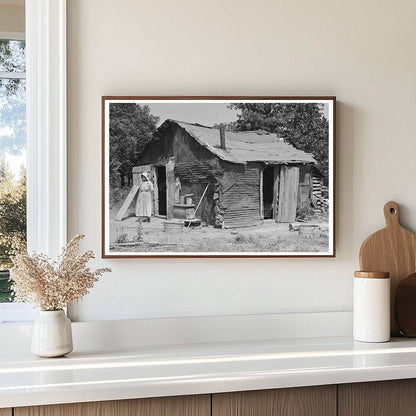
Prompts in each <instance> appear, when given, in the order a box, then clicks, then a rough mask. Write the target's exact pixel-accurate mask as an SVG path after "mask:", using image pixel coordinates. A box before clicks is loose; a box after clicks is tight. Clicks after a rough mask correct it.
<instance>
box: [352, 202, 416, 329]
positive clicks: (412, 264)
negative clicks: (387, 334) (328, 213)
mask: <svg viewBox="0 0 416 416" xmlns="http://www.w3.org/2000/svg"><path fill="white" fill-rule="evenodd" d="M384 217H385V218H386V228H383V229H382V230H380V231H377V232H376V233H374V234H372V235H370V237H368V238H367V239H366V240H365V241H364V242H363V244H362V246H361V250H360V268H361V270H363V271H377V272H389V273H390V281H391V292H390V325H391V334H392V335H393V336H397V335H400V331H399V327H398V325H397V323H396V319H395V317H394V298H395V295H396V288H397V285H398V284H399V282H400V280H402V279H404V278H405V277H407V276H408V275H409V274H411V273H413V272H414V271H416V235H415V234H413V233H412V232H411V231H409V230H406V229H405V228H403V227H402V226H401V225H400V221H399V206H398V205H397V203H396V202H394V201H390V202H387V204H386V205H384ZM415 319H416V317H415Z"/></svg>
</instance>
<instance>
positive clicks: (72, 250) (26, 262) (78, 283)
mask: <svg viewBox="0 0 416 416" xmlns="http://www.w3.org/2000/svg"><path fill="white" fill-rule="evenodd" d="M83 238H84V236H83V235H76V236H75V237H74V238H73V239H72V240H71V241H70V242H69V243H68V244H67V245H66V246H65V247H64V248H63V249H62V253H61V255H60V256H59V257H58V260H57V261H54V260H52V259H50V258H49V257H48V256H46V255H44V254H36V253H34V254H32V255H29V254H28V252H27V250H26V249H25V250H21V251H20V252H17V254H16V255H15V256H14V258H13V259H12V261H13V267H12V268H11V270H10V279H11V280H12V281H13V286H12V288H13V291H14V293H15V297H14V301H15V302H28V303H34V304H36V305H37V306H39V308H40V309H42V310H45V311H56V310H59V309H62V308H64V307H66V306H68V305H69V304H70V303H71V302H72V301H74V300H78V299H81V298H82V297H84V296H85V295H86V294H87V293H88V292H89V290H90V289H91V288H92V287H93V286H94V283H95V282H96V281H97V280H98V279H99V277H100V276H101V275H102V274H103V273H105V272H111V269H109V268H104V269H97V270H95V271H91V270H90V269H89V268H88V265H87V264H88V262H89V261H90V260H91V259H93V258H94V253H93V252H92V251H87V252H85V253H84V254H78V251H79V244H80V241H81V240H82V239H83Z"/></svg>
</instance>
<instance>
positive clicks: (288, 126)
mask: <svg viewBox="0 0 416 416" xmlns="http://www.w3.org/2000/svg"><path fill="white" fill-rule="evenodd" d="M230 108H232V109H236V110H240V113H239V114H238V119H237V121H236V122H235V123H234V128H235V130H238V131H243V130H265V131H267V132H270V133H275V134H277V136H279V137H283V138H284V139H285V140H286V141H287V142H288V143H290V144H292V145H293V146H295V147H296V148H297V149H300V150H303V151H305V152H307V153H312V154H313V155H314V157H315V159H316V161H317V162H318V167H319V169H320V170H321V172H322V173H323V175H324V180H325V182H326V183H327V182H328V145H329V141H328V140H329V125H328V120H327V119H326V117H325V116H324V114H323V108H324V107H323V104H315V103H305V104H303V103H260V104H259V103H237V104H231V105H230Z"/></svg>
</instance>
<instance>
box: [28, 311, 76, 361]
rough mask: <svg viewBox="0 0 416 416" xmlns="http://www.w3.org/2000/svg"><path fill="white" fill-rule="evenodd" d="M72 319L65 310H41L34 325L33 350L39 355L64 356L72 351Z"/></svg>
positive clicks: (49, 356)
mask: <svg viewBox="0 0 416 416" xmlns="http://www.w3.org/2000/svg"><path fill="white" fill-rule="evenodd" d="M72 348H73V347H72V328H71V321H70V319H69V318H68V317H67V316H66V315H65V312H64V311H63V310H59V311H40V313H39V318H38V319H37V321H36V322H35V323H34V325H33V334H32V345H31V351H32V353H33V354H35V355H38V356H39V357H45V358H52V357H62V356H64V355H66V354H69V353H70V352H71V351H72Z"/></svg>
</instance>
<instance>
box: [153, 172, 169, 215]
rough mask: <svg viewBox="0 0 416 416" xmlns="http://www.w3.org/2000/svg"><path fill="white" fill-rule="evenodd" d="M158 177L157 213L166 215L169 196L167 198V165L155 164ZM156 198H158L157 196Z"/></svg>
mask: <svg viewBox="0 0 416 416" xmlns="http://www.w3.org/2000/svg"><path fill="white" fill-rule="evenodd" d="M155 170H156V178H157V205H158V206H157V208H158V209H157V214H159V215H163V216H166V214H167V198H166V189H167V186H166V166H155ZM155 199H156V198H155Z"/></svg>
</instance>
